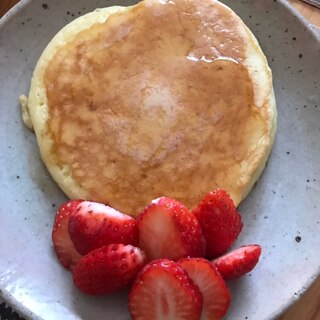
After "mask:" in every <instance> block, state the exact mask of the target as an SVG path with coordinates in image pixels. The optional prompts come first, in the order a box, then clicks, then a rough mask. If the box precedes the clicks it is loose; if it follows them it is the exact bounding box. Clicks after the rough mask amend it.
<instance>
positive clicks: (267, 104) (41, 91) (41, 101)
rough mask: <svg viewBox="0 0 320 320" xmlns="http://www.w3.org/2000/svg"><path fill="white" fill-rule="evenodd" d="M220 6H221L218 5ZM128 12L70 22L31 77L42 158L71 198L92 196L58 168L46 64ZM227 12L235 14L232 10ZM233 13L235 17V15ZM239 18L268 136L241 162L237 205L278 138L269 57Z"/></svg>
mask: <svg viewBox="0 0 320 320" xmlns="http://www.w3.org/2000/svg"><path fill="white" fill-rule="evenodd" d="M213 2H214V1H213ZM219 4H221V3H220V2H219ZM221 5H223V4H221ZM223 6H224V5H223ZM128 9H130V7H120V6H114V7H108V8H103V9H97V10H95V11H93V12H91V13H88V14H86V15H84V16H81V17H79V18H77V19H76V20H74V21H72V22H71V23H69V24H68V25H67V26H65V27H64V28H63V29H62V30H60V31H59V32H58V34H57V35H56V36H55V37H54V38H53V39H52V40H51V41H50V43H49V44H48V46H47V47H46V49H45V50H44V51H43V53H42V55H41V57H40V59H39V61H38V63H37V66H36V68H35V71H34V74H33V77H32V81H31V87H30V92H29V97H28V111H29V114H30V118H31V122H32V125H33V128H34V131H35V133H36V137H37V141H38V145H39V149H40V154H41V158H42V160H43V162H44V163H45V165H46V167H47V169H48V170H49V172H50V174H51V176H52V177H53V179H54V180H55V181H56V182H57V184H58V185H59V186H60V188H61V189H62V190H63V191H64V193H65V194H66V195H67V196H68V197H69V198H71V199H73V198H82V199H89V194H88V193H87V192H86V191H85V190H83V189H82V188H81V187H80V186H79V185H78V184H77V183H76V182H75V181H74V180H73V178H72V177H71V174H70V169H69V167H68V166H67V165H64V166H59V167H58V166H57V164H56V163H55V161H54V156H53V155H51V147H52V143H53V141H52V140H51V139H50V138H49V137H48V135H46V134H45V128H46V126H45V124H46V121H47V119H48V106H47V97H46V89H45V85H44V82H43V77H44V72H45V70H46V66H47V63H48V62H49V61H50V59H51V58H52V57H53V55H54V54H55V53H56V51H57V50H58V49H59V47H60V46H62V45H63V44H65V43H67V42H69V41H72V39H73V38H74V37H75V36H76V35H77V34H78V33H79V32H81V31H83V30H85V29H87V28H89V27H90V26H92V25H94V24H96V23H103V22H105V21H106V20H107V19H108V17H109V16H110V15H112V14H114V13H116V12H123V11H125V10H128ZM228 9H229V10H230V11H232V10H231V9H230V8H228ZM233 14H234V15H236V14H235V13H234V12H233ZM238 19H239V22H241V23H239V26H238V32H239V34H241V35H242V36H243V37H244V38H247V39H248V42H247V43H248V45H247V48H246V54H245V57H246V59H245V61H244V65H245V66H246V68H247V69H248V72H249V75H250V77H251V79H252V82H253V86H254V93H255V96H254V100H255V104H256V106H257V107H262V106H264V108H265V110H266V112H267V113H268V116H267V122H268V123H267V127H268V131H269V135H264V136H262V137H261V138H260V140H259V143H258V146H256V149H257V150H259V152H255V153H254V155H253V157H251V158H250V157H249V158H248V159H247V161H244V162H242V168H243V169H242V172H243V173H244V174H242V176H240V177H239V179H238V183H237V185H236V186H235V189H236V190H233V192H230V193H231V197H232V198H233V200H234V202H235V204H236V205H238V204H239V203H240V201H241V200H243V199H244V198H245V197H246V196H247V195H248V193H249V192H250V190H251V188H252V187H253V185H254V184H255V182H256V181H257V180H258V178H259V176H260V174H261V173H262V171H263V169H264V168H265V165H266V162H267V159H268V157H269V154H270V151H271V148H272V145H273V142H274V138H275V133H276V118H277V113H276V102H275V97H274V92H273V87H272V73H271V70H270V68H269V67H268V63H267V60H266V57H265V56H264V54H263V52H262V50H261V48H260V46H259V43H258V41H257V40H256V38H255V37H254V35H253V34H252V32H251V31H250V30H249V28H248V27H247V26H245V24H244V23H243V22H242V20H241V19H240V18H239V17H238ZM257 154H261V156H260V157H259V156H257ZM208 191H209V190H208ZM150 200H152V199H150Z"/></svg>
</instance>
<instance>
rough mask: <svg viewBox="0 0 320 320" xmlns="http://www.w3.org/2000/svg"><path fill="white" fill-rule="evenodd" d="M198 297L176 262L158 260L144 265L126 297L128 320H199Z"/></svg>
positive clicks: (196, 291) (196, 289) (200, 297)
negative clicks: (128, 312)
mask: <svg viewBox="0 0 320 320" xmlns="http://www.w3.org/2000/svg"><path fill="white" fill-rule="evenodd" d="M201 308H202V296H201V293H200V292H199V289H198V287H197V286H196V285H195V284H194V283H193V282H192V280H191V279H190V278H189V277H188V275H187V273H186V271H185V270H184V269H182V268H181V267H180V266H179V265H178V264H177V263H175V262H173V261H170V260H167V259H159V260H154V261H152V262H150V263H149V264H148V265H146V266H145V267H144V268H143V270H142V271H141V273H140V274H139V275H138V277H137V279H136V280H135V282H134V284H133V286H132V288H131V291H130V294H129V311H130V314H131V319H132V320H144V319H145V320H147V319H148V320H151V319H152V320H164V319H175V320H193V319H195V320H199V319H200V314H201Z"/></svg>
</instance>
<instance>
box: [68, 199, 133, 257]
mask: <svg viewBox="0 0 320 320" xmlns="http://www.w3.org/2000/svg"><path fill="white" fill-rule="evenodd" d="M69 234H70V237H71V239H72V241H73V243H74V246H75V248H76V249H77V250H78V251H79V252H80V253H81V254H82V255H85V254H87V253H89V252H90V251H92V250H94V249H98V248H100V247H102V246H105V245H107V244H112V243H122V244H132V245H137V242H138V229H137V225H136V221H135V219H133V218H132V217H130V216H128V215H126V214H123V213H121V212H119V211H117V210H115V209H113V208H111V207H109V206H106V205H104V204H102V203H97V202H91V201H83V202H81V203H80V204H79V205H78V206H77V208H76V209H75V212H74V214H73V215H72V217H70V221H69Z"/></svg>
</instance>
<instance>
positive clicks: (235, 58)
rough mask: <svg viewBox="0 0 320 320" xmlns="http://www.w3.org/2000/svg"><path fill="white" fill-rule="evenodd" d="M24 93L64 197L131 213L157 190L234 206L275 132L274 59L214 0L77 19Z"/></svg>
mask: <svg viewBox="0 0 320 320" xmlns="http://www.w3.org/2000/svg"><path fill="white" fill-rule="evenodd" d="M23 102H24V112H25V113H26V110H27V111H28V113H29V117H30V120H31V123H32V126H33V128H34V131H35V134H36V137H37V142H38V145H39V149H40V154H41V158H42V160H43V162H44V163H45V165H46V167H47V168H48V170H49V172H50V174H51V175H52V177H53V179H54V180H55V181H56V182H57V183H58V185H59V186H60V187H61V189H62V190H63V191H64V192H65V193H66V195H67V196H69V197H70V198H81V199H88V200H94V201H99V202H103V203H106V204H109V205H110V206H112V207H114V208H116V209H118V210H120V211H122V212H124V213H127V214H130V215H132V216H135V215H137V214H138V213H139V211H140V210H141V209H142V208H143V207H144V206H145V205H146V204H148V203H149V202H150V200H151V199H154V198H157V197H159V196H169V197H173V198H175V199H177V200H180V201H182V202H183V203H184V204H185V205H186V206H188V207H189V208H193V207H194V206H195V205H196V204H197V203H198V202H199V201H200V200H201V199H202V197H203V196H204V194H205V193H207V192H208V191H210V190H213V189H215V188H223V189H225V190H227V191H228V192H229V194H230V195H231V197H232V199H233V200H234V202H235V204H236V205H238V204H239V203H240V201H241V200H242V199H244V198H245V197H246V195H247V194H248V193H249V191H250V190H251V188H252V186H253V185H254V183H255V182H256V180H257V179H258V177H259V175H260V174H261V172H262V171H263V168H264V167H265V164H266V161H267V158H268V156H269V153H270V150H271V147H272V144H273V141H274V136H275V131H276V103H275V99H274V94H273V87H272V74H271V71H270V68H269V67H268V63H267V60H266V58H265V56H264V54H263V52H262V50H261V48H260V46H259V44H258V42H257V40H256V39H255V37H254V36H253V34H252V33H251V32H250V30H249V29H248V28H247V27H246V25H245V24H244V23H243V22H242V20H241V19H240V18H239V17H238V16H237V15H236V14H235V13H234V12H233V11H232V10H231V9H229V8H228V7H226V6H225V5H223V4H221V3H220V2H218V1H214V0H192V1H186V0H184V1H183V0H171V1H167V0H151V1H150V0H145V1H142V2H140V3H138V4H136V5H134V6H131V7H119V6H117V7H109V8H105V9H97V10H96V11H94V12H92V13H89V14H86V15H84V16H82V17H79V18H78V19H76V20H74V21H73V22H71V23H70V24H68V25H67V26H66V27H64V28H63V29H62V30H61V31H60V32H59V33H58V34H57V35H56V36H55V37H54V38H53V39H52V41H51V42H50V43H49V44H48V46H47V48H46V49H45V50H44V52H43V54H42V55H41V57H40V59H39V61H38V63H37V66H36V68H35V71H34V74H33V78H32V81H31V88H30V92H29V97H28V101H27V103H26V101H23ZM25 118H27V117H26V116H25ZM28 124H29V127H30V126H31V125H30V123H28Z"/></svg>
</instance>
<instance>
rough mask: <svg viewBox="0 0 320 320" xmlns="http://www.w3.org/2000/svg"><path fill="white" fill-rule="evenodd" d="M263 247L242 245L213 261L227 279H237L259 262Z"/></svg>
mask: <svg viewBox="0 0 320 320" xmlns="http://www.w3.org/2000/svg"><path fill="white" fill-rule="evenodd" d="M260 255H261V247H260V246H258V245H257V244H251V245H248V246H243V247H240V248H238V249H236V250H233V251H231V252H229V253H227V254H226V255H224V256H222V257H219V258H217V259H215V260H213V261H212V263H213V264H214V265H215V266H216V268H217V269H218V271H219V272H220V274H221V275H222V277H223V278H224V279H226V280H230V279H236V278H239V277H241V276H243V275H244V274H246V273H248V272H250V271H251V270H252V269H253V268H254V267H255V266H256V264H257V263H258V261H259V258H260Z"/></svg>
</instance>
